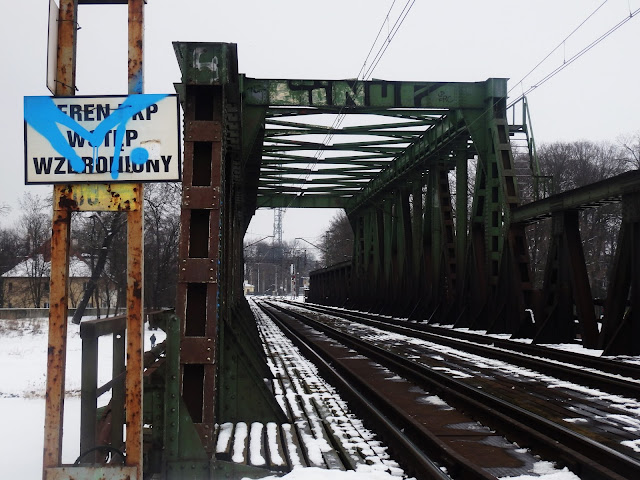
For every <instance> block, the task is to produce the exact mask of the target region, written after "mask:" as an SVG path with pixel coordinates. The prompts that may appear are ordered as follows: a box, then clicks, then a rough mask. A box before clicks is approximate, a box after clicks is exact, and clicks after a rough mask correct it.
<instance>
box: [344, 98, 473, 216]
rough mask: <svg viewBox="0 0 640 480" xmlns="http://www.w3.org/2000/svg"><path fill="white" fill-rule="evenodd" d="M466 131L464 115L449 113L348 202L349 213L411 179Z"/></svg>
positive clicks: (456, 112)
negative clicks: (433, 155) (429, 159)
mask: <svg viewBox="0 0 640 480" xmlns="http://www.w3.org/2000/svg"><path fill="white" fill-rule="evenodd" d="M465 131H466V128H465V123H464V118H463V116H462V113H461V112H460V111H458V110H452V111H451V112H449V114H448V115H447V116H445V117H442V119H441V120H440V121H439V122H438V124H436V125H434V126H433V127H432V128H430V129H429V130H427V131H426V132H425V134H424V136H423V137H422V138H421V139H420V140H418V141H416V142H415V143H413V144H411V145H410V146H409V147H408V148H407V149H406V150H405V151H404V152H403V153H402V155H400V156H399V157H398V158H397V159H395V160H394V161H393V162H392V163H391V164H390V165H389V166H388V167H387V168H386V169H384V170H382V171H381V172H380V174H379V175H378V176H377V177H376V178H374V179H373V180H371V182H369V184H368V185H367V186H366V187H365V188H364V189H363V190H362V192H360V193H359V194H358V195H357V196H354V198H353V199H352V200H351V201H350V202H349V207H348V211H350V212H353V211H355V210H357V209H358V208H360V207H362V206H363V205H365V204H366V203H367V202H368V201H370V200H371V199H373V198H374V197H375V196H376V195H378V194H379V193H380V192H382V191H384V190H387V189H388V188H389V187H390V186H391V185H392V184H394V183H396V182H399V181H401V180H402V179H404V178H406V177H407V176H410V175H411V174H412V173H413V172H415V169H416V168H417V167H418V166H419V165H421V164H423V162H424V161H425V158H426V157H427V156H429V155H432V154H435V153H436V152H438V151H440V149H442V148H444V147H445V146H446V145H448V144H451V143H452V142H453V141H454V140H456V138H457V137H458V135H459V134H461V133H463V132H465Z"/></svg>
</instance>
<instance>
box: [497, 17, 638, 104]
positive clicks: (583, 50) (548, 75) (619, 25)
mask: <svg viewBox="0 0 640 480" xmlns="http://www.w3.org/2000/svg"><path fill="white" fill-rule="evenodd" d="M638 13H640V8H638V9H637V10H635V11H633V12H631V13H630V14H629V16H628V17H625V18H623V19H622V20H621V21H620V22H618V23H617V24H616V25H614V26H613V27H611V28H610V29H609V30H607V31H606V32H605V33H603V34H602V35H600V36H599V37H598V38H596V39H595V40H594V41H593V42H591V43H590V44H589V45H587V46H586V47H584V48H583V49H582V50H580V51H579V52H578V53H576V54H575V55H573V56H572V57H570V58H569V60H565V61H564V62H563V63H562V64H561V65H560V66H558V67H556V68H555V69H554V70H552V71H551V72H550V73H548V74H547V75H546V76H544V77H543V78H542V79H541V80H540V81H538V82H537V83H536V84H535V85H532V86H531V87H529V88H528V89H527V90H526V91H525V92H524V93H522V95H520V96H519V97H518V98H517V99H515V100H513V101H512V102H511V103H509V105H508V106H507V108H509V107H511V106H513V105H514V104H516V103H518V102H519V101H520V100H522V98H523V97H525V96H526V95H527V94H528V93H529V92H531V91H533V90H535V89H536V88H538V87H539V86H541V85H543V84H544V83H546V82H547V81H549V80H551V79H552V78H553V77H555V76H556V75H557V74H558V73H560V72H561V71H562V70H564V69H565V68H566V67H568V66H569V65H571V64H572V63H573V62H575V61H576V60H577V59H579V58H580V57H581V56H583V55H584V54H585V53H587V52H588V51H589V50H591V49H592V48H593V47H595V46H596V45H598V44H599V43H600V42H602V41H603V40H604V39H605V38H607V37H608V36H609V35H611V34H612V33H613V32H615V31H616V30H618V29H619V28H620V27H622V25H624V24H625V23H627V22H628V21H629V20H631V19H632V18H633V17H635V16H636V15H638ZM510 91H511V90H510Z"/></svg>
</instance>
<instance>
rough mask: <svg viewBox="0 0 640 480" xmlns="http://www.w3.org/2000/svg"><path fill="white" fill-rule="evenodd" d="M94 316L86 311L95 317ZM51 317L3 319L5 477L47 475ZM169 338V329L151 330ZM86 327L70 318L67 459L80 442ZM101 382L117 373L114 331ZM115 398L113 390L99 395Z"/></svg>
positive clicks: (0, 441) (0, 442)
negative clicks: (44, 455) (44, 463)
mask: <svg viewBox="0 0 640 480" xmlns="http://www.w3.org/2000/svg"><path fill="white" fill-rule="evenodd" d="M90 318H92V317H84V318H83V320H85V319H90ZM47 322H48V319H46V318H38V319H23V320H0V425H2V427H3V431H4V435H2V436H0V452H2V454H0V479H5V478H6V479H9V478H11V479H13V478H15V479H18V478H19V479H25V480H30V479H38V478H41V476H42V448H43V443H44V394H45V387H46V371H47V346H48V345H47V344H48V339H47V335H48V325H47ZM152 333H155V334H156V337H157V341H158V342H161V341H163V340H164V332H162V331H161V330H157V331H155V332H149V331H145V350H147V349H149V348H150V347H151V343H150V340H149V337H151V334H152ZM81 353H82V342H81V339H80V327H79V326H78V325H74V324H72V323H71V322H69V327H68V334H67V370H66V391H67V395H66V397H65V409H64V436H63V448H62V461H63V463H73V462H74V461H75V459H76V458H77V456H78V454H79V448H80V445H79V443H80V372H81V370H80V359H81ZM98 355H99V362H98V382H99V385H102V384H103V383H105V382H106V381H108V380H109V379H110V378H111V367H112V351H111V336H105V337H101V338H100V340H99V342H98ZM108 401H109V397H108V394H105V395H103V396H102V397H100V398H99V399H98V403H99V405H104V404H106V403H107V402H108Z"/></svg>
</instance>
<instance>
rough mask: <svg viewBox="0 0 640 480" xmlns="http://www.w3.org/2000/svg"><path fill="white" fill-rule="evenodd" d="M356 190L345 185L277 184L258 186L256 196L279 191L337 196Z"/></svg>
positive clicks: (351, 193)
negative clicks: (301, 186) (295, 185)
mask: <svg viewBox="0 0 640 480" xmlns="http://www.w3.org/2000/svg"><path fill="white" fill-rule="evenodd" d="M356 192H357V189H354V188H347V187H326V186H325V187H305V188H304V189H303V188H300V187H289V186H285V185H278V186H274V187H272V188H260V189H258V197H260V196H261V195H269V194H272V195H276V194H280V193H296V194H298V195H306V194H313V195H327V196H330V197H331V196H338V197H342V196H345V195H353V194H354V193H356Z"/></svg>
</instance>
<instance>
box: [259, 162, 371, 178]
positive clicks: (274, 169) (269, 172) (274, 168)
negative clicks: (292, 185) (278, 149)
mask: <svg viewBox="0 0 640 480" xmlns="http://www.w3.org/2000/svg"><path fill="white" fill-rule="evenodd" d="M278 172H280V173H278ZM276 174H277V175H281V174H296V175H299V174H303V175H306V174H313V175H334V174H340V175H358V176H360V175H361V176H372V175H377V174H378V172H377V171H372V169H371V168H370V167H359V168H353V167H352V168H345V169H341V168H323V169H319V170H311V169H310V168H292V167H283V166H278V165H269V166H265V167H263V168H262V176H273V175H276Z"/></svg>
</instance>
